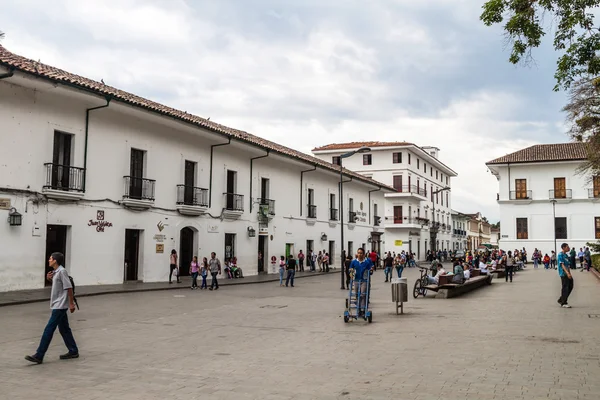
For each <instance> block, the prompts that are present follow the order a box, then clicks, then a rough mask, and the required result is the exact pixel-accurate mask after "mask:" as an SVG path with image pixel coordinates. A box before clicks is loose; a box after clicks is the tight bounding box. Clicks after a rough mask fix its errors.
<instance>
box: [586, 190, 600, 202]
mask: <svg viewBox="0 0 600 400" xmlns="http://www.w3.org/2000/svg"><path fill="white" fill-rule="evenodd" d="M588 198H589V199H600V188H595V189H588Z"/></svg>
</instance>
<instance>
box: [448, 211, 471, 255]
mask: <svg viewBox="0 0 600 400" xmlns="http://www.w3.org/2000/svg"><path fill="white" fill-rule="evenodd" d="M451 215H452V218H451V219H452V248H451V250H466V249H467V224H468V223H469V220H470V219H471V217H469V216H468V215H466V214H463V213H461V212H458V211H455V210H452V214H451Z"/></svg>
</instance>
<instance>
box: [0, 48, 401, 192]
mask: <svg viewBox="0 0 600 400" xmlns="http://www.w3.org/2000/svg"><path fill="white" fill-rule="evenodd" d="M0 66H3V67H5V68H8V69H9V70H13V71H20V72H23V73H26V74H29V75H33V76H36V77H39V78H43V79H46V80H49V81H52V82H55V83H59V84H64V85H67V86H71V87H75V88H77V89H80V90H84V91H87V92H89V93H92V94H96V95H99V96H102V97H107V98H108V97H109V98H110V99H111V100H112V101H119V102H122V103H126V104H129V105H131V106H134V107H138V108H142V109H144V110H146V111H149V112H153V113H157V114H161V115H164V116H168V117H171V118H175V119H178V120H180V121H183V122H186V123H189V124H192V125H195V126H197V127H201V128H204V129H207V130H210V131H212V132H215V133H218V134H222V135H225V136H227V137H231V139H232V140H237V141H239V142H244V143H247V144H250V145H253V146H257V147H260V148H263V149H265V150H269V151H271V152H274V153H277V154H279V155H282V156H287V157H290V158H293V159H296V160H299V161H303V162H306V163H308V164H311V165H315V166H318V167H320V168H322V169H326V170H330V171H334V172H338V173H339V167H338V166H337V165H334V164H331V163H328V162H327V161H323V160H321V159H319V158H316V157H313V156H310V155H308V154H305V153H302V152H300V151H297V150H294V149H290V148H289V147H285V146H282V145H280V144H277V143H274V142H271V141H269V140H266V139H263V138H261V137H258V136H255V135H252V134H250V133H248V132H244V131H241V130H238V129H234V128H229V127H227V126H225V125H221V124H217V123H216V122H213V121H209V120H207V119H206V118H202V117H199V116H196V115H193V114H189V113H187V112H184V111H180V110H177V109H175V108H171V107H168V106H165V105H163V104H160V103H157V102H154V101H152V100H148V99H145V98H143V97H140V96H136V95H135V94H132V93H129V92H126V91H123V90H120V89H117V88H114V87H112V86H109V85H105V84H103V83H101V82H97V81H94V80H92V79H88V78H85V77H82V76H79V75H76V74H72V73H70V72H67V71H64V70H61V69H59V68H56V67H52V66H50V65H46V64H43V63H40V62H37V61H34V60H31V59H28V58H25V57H23V56H20V55H17V54H14V53H11V52H10V51H8V50H7V49H6V48H5V47H3V46H1V45H0ZM344 173H345V174H346V175H347V176H352V177H353V178H355V179H357V180H359V181H362V182H365V183H369V184H372V185H375V186H379V187H381V188H385V189H388V190H390V191H396V190H395V189H394V188H392V187H391V186H388V185H384V184H383V183H381V182H377V181H375V180H373V179H371V178H367V177H365V176H363V175H360V174H358V173H356V172H352V171H349V170H346V169H344Z"/></svg>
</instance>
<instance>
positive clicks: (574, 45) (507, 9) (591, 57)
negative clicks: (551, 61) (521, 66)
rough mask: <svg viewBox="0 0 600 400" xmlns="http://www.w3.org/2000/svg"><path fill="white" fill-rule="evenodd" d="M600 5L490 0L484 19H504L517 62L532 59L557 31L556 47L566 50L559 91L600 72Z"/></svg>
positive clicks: (595, 1)
mask: <svg viewBox="0 0 600 400" xmlns="http://www.w3.org/2000/svg"><path fill="white" fill-rule="evenodd" d="M599 5H600V0H488V1H487V2H486V3H485V4H484V5H483V12H482V14H481V16H480V19H481V20H482V21H483V23H484V24H486V25H487V26H491V25H494V24H500V23H504V32H505V34H506V37H507V40H508V41H509V42H510V43H511V44H512V50H511V54H510V57H509V61H510V62H511V63H513V64H518V63H521V62H525V63H529V62H531V61H532V60H533V59H532V57H531V50H532V49H534V48H537V47H539V46H540V45H541V43H542V39H543V37H544V36H545V35H546V33H547V32H548V31H553V32H554V42H553V45H554V49H555V50H557V51H560V52H561V53H562V55H561V56H560V58H559V59H558V62H557V67H556V72H555V75H554V77H555V78H556V86H555V87H554V90H556V91H558V90H560V89H568V88H569V87H570V86H571V85H572V84H573V83H574V82H575V81H576V80H577V79H578V78H579V77H581V76H585V75H587V76H598V75H600V58H599V57H598V51H600V30H599V29H598V28H597V27H595V26H594V14H593V12H594V11H597V9H596V7H598V6H599ZM546 16H549V17H550V18H548V20H549V22H548V23H546V24H544V17H546Z"/></svg>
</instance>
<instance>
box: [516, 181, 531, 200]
mask: <svg viewBox="0 0 600 400" xmlns="http://www.w3.org/2000/svg"><path fill="white" fill-rule="evenodd" d="M515 192H516V196H515V197H516V198H517V199H526V198H527V197H528V196H527V180H526V179H515Z"/></svg>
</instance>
